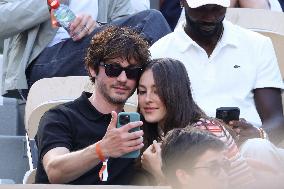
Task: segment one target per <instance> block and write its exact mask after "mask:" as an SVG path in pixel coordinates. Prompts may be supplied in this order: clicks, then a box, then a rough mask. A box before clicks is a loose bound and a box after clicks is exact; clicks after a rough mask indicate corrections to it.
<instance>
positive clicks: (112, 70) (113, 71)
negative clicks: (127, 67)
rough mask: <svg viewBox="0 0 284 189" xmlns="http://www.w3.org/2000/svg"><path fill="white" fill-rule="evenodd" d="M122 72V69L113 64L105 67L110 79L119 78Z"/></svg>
mask: <svg viewBox="0 0 284 189" xmlns="http://www.w3.org/2000/svg"><path fill="white" fill-rule="evenodd" d="M121 72H122V68H121V67H118V66H114V65H112V64H106V65H105V73H106V75H107V76H108V77H118V76H119V75H120V74H121Z"/></svg>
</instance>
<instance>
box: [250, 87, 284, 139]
mask: <svg viewBox="0 0 284 189" xmlns="http://www.w3.org/2000/svg"><path fill="white" fill-rule="evenodd" d="M254 100H255V105H256V109H257V111H258V114H259V115H260V118H261V121H262V123H263V125H262V128H263V129H264V130H265V131H266V132H267V133H268V134H269V138H270V140H271V141H272V142H273V143H275V144H277V143H278V142H280V141H281V140H283V136H284V117H283V108H282V99H281V91H280V89H276V88H263V89H255V90H254Z"/></svg>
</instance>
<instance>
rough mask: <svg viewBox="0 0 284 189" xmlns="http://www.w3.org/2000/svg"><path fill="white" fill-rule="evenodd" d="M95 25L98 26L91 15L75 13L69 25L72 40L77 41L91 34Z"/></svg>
mask: <svg viewBox="0 0 284 189" xmlns="http://www.w3.org/2000/svg"><path fill="white" fill-rule="evenodd" d="M96 27H98V24H97V22H96V21H95V20H94V19H93V18H92V16H91V15H88V14H81V15H77V16H76V18H75V20H74V21H73V22H72V23H71V25H70V36H71V37H72V39H73V40H74V41H78V40H80V39H82V38H83V37H85V36H86V35H89V34H91V33H92V31H94V29H95V28H96Z"/></svg>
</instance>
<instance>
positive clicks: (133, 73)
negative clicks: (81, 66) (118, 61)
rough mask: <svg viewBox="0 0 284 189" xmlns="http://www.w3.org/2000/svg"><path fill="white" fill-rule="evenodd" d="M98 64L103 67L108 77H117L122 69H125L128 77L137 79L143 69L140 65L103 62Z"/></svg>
mask: <svg viewBox="0 0 284 189" xmlns="http://www.w3.org/2000/svg"><path fill="white" fill-rule="evenodd" d="M100 66H103V67H105V73H106V75H107V76H108V77H118V76H119V75H120V74H121V72H122V71H125V74H126V77H127V78H128V79H135V80H136V79H139V77H140V75H141V73H142V71H143V69H142V68H141V67H129V66H128V67H125V68H124V67H121V66H119V65H114V64H105V63H104V62H100Z"/></svg>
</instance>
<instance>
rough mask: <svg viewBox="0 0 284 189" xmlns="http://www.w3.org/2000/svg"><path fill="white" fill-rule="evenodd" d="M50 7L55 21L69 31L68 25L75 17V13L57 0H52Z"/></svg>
mask: <svg viewBox="0 0 284 189" xmlns="http://www.w3.org/2000/svg"><path fill="white" fill-rule="evenodd" d="M50 7H51V9H53V10H54V11H53V14H54V17H55V19H56V21H57V22H58V23H59V24H60V25H61V26H62V27H63V28H64V29H65V30H67V31H68V32H69V27H70V24H71V23H72V21H73V20H74V19H75V18H76V15H75V14H74V13H73V11H71V10H70V8H69V7H68V6H66V5H64V4H60V3H59V0H52V1H51V2H50Z"/></svg>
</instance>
